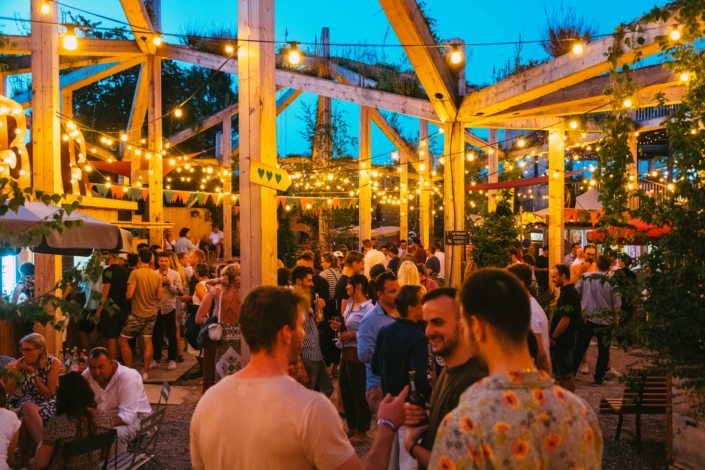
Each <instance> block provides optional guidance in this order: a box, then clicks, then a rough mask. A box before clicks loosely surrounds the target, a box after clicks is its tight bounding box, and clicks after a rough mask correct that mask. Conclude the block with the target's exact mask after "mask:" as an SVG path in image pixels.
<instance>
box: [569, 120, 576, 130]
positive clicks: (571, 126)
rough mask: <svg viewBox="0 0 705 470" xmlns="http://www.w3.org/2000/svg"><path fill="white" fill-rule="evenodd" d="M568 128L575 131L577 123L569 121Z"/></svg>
mask: <svg viewBox="0 0 705 470" xmlns="http://www.w3.org/2000/svg"><path fill="white" fill-rule="evenodd" d="M570 128H571V129H577V128H578V121H570Z"/></svg>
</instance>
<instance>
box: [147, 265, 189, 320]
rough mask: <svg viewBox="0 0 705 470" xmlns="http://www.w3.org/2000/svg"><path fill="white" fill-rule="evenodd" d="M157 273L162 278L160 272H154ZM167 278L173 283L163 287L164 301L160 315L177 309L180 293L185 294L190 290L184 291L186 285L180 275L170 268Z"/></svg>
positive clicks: (161, 304) (162, 301)
mask: <svg viewBox="0 0 705 470" xmlns="http://www.w3.org/2000/svg"><path fill="white" fill-rule="evenodd" d="M154 272H155V273H157V274H159V276H160V277H161V276H162V273H161V272H160V271H159V270H158V269H155V270H154ZM166 277H167V279H169V281H171V284H170V285H169V286H163V287H162V300H161V302H160V304H159V305H160V307H159V309H160V311H161V312H160V313H162V314H164V313H169V312H171V311H172V310H174V309H176V301H177V300H178V299H177V298H176V296H177V295H179V291H180V292H181V293H182V294H184V293H186V291H187V290H188V289H184V284H183V282H181V276H179V273H177V272H176V271H174V270H173V269H171V268H169V270H168V271H167V272H166Z"/></svg>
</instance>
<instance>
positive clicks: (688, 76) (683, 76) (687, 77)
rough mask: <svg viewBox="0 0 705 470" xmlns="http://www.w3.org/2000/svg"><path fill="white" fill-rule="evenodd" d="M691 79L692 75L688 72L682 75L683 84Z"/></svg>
mask: <svg viewBox="0 0 705 470" xmlns="http://www.w3.org/2000/svg"><path fill="white" fill-rule="evenodd" d="M689 78H690V75H689V74H688V72H683V73H682V74H681V75H680V79H681V82H687V81H688V79H689Z"/></svg>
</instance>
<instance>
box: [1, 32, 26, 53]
mask: <svg viewBox="0 0 705 470" xmlns="http://www.w3.org/2000/svg"><path fill="white" fill-rule="evenodd" d="M3 43H4V44H3V46H2V47H0V54H31V53H32V38H31V36H12V35H8V36H5V35H3Z"/></svg>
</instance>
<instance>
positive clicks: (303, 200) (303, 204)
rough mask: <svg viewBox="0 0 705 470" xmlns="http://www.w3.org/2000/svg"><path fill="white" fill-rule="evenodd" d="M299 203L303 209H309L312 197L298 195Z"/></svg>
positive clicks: (311, 204)
mask: <svg viewBox="0 0 705 470" xmlns="http://www.w3.org/2000/svg"><path fill="white" fill-rule="evenodd" d="M299 204H301V207H302V208H303V209H311V207H313V198H312V197H300V198H299Z"/></svg>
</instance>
